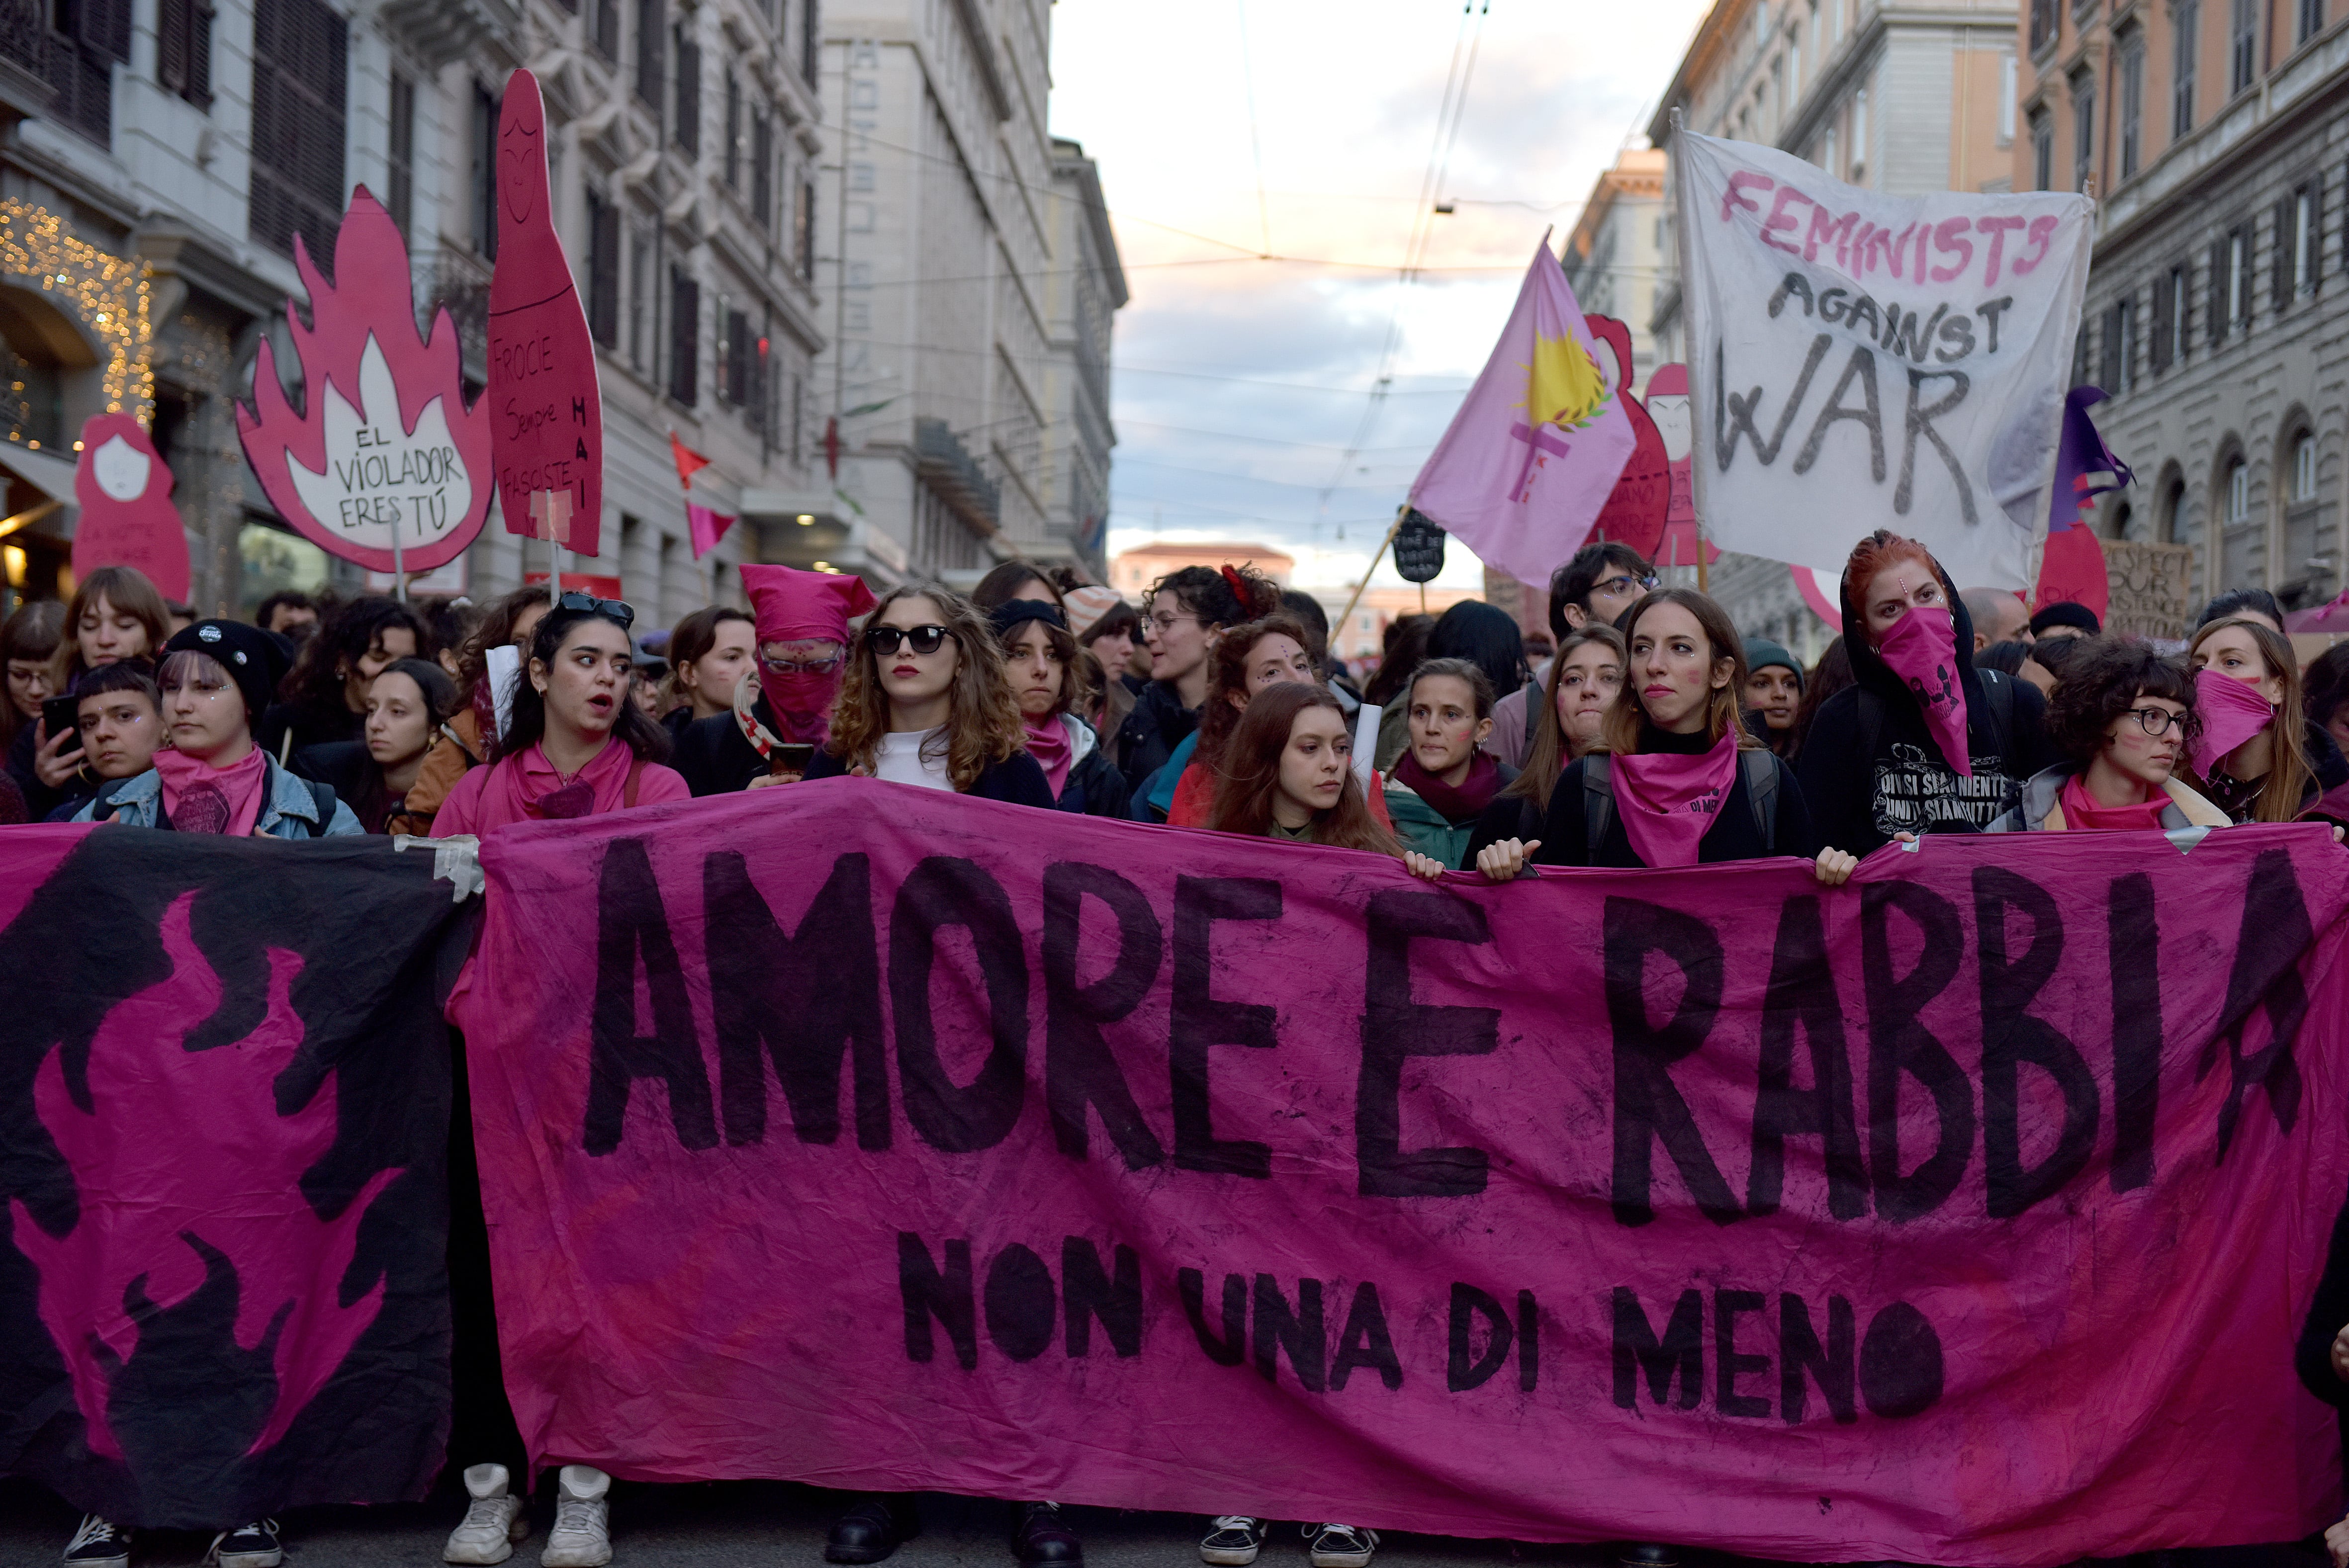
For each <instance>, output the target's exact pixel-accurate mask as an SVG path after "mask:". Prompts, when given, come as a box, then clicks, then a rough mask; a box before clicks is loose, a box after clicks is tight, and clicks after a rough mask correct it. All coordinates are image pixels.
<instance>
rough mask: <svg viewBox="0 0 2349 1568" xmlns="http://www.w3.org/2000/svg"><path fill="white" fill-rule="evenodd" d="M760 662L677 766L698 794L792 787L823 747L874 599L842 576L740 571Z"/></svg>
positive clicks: (690, 739) (703, 721)
mask: <svg viewBox="0 0 2349 1568" xmlns="http://www.w3.org/2000/svg"><path fill="white" fill-rule="evenodd" d="M741 570H742V587H743V591H744V592H745V593H749V594H750V613H751V620H752V626H751V630H752V633H753V634H754V636H755V645H756V647H757V651H758V658H757V660H756V662H755V663H753V664H752V665H751V666H750V668H749V669H747V670H745V671H743V672H742V673H741V675H740V677H739V678H738V679H737V680H736V682H735V683H734V686H733V687H732V689H731V691H730V695H729V700H730V702H731V704H732V706H731V707H729V708H728V709H727V710H726V711H725V712H723V713H720V714H717V715H714V716H711V717H704V718H698V719H696V720H695V721H694V722H693V723H691V724H688V725H687V726H686V727H685V733H684V734H683V736H682V737H680V738H679V739H678V746H677V758H676V761H675V764H674V765H675V767H676V769H677V770H678V772H679V773H682V774H684V775H685V781H686V783H687V784H688V785H689V786H691V787H692V789H693V792H694V793H695V794H696V795H730V794H732V793H733V792H734V791H735V790H737V789H763V788H765V787H767V786H768V785H771V784H789V783H792V782H793V781H795V780H797V779H800V778H801V777H802V775H804V774H805V773H806V771H807V769H808V764H809V762H810V760H812V758H813V757H814V755H815V754H816V752H817V751H818V750H819V749H820V748H822V747H823V743H824V739H825V737H826V736H827V735H828V734H829V726H830V724H831V720H832V703H833V696H835V695H836V694H837V693H838V692H839V690H840V683H841V676H842V672H843V669H844V668H845V667H846V665H847V657H848V644H849V634H848V623H849V622H850V621H852V620H854V619H855V618H856V617H857V616H859V615H862V614H865V613H866V612H868V611H870V610H871V609H872V608H873V604H874V599H873V591H872V590H871V589H869V588H867V587H866V586H865V585H864V579H863V578H861V577H854V576H850V575H849V574H847V573H832V572H802V571H799V570H797V569H795V568H793V567H790V566H762V565H760V564H758V563H756V562H752V563H750V564H747V565H745V566H743V568H742V569H741Z"/></svg>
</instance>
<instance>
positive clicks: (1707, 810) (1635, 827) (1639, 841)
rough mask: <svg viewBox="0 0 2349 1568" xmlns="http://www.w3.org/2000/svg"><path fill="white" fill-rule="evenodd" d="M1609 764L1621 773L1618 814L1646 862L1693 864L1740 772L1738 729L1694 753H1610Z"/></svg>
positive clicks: (1617, 787) (1617, 779) (1634, 849)
mask: <svg viewBox="0 0 2349 1568" xmlns="http://www.w3.org/2000/svg"><path fill="white" fill-rule="evenodd" d="M1607 765H1608V769H1609V771H1610V772H1611V773H1612V774H1613V775H1614V779H1615V814H1616V816H1617V817H1619V818H1620V819H1621V820H1622V823H1623V833H1624V836H1625V837H1627V838H1629V839H1630V841H1631V852H1632V853H1633V854H1635V855H1637V856H1639V857H1640V863H1641V864H1642V865H1646V866H1651V867H1659V868H1661V867H1665V866H1692V865H1694V864H1696V847H1697V841H1698V840H1700V839H1702V838H1703V837H1704V835H1705V834H1706V832H1707V831H1709V830H1711V829H1712V827H1713V823H1714V822H1715V821H1716V820H1719V818H1720V816H1721V803H1722V802H1723V800H1724V799H1728V796H1729V785H1730V781H1731V780H1732V779H1735V778H1736V777H1737V732H1736V731H1734V730H1731V731H1730V732H1728V733H1727V734H1725V735H1723V737H1722V738H1721V739H1720V740H1719V741H1717V742H1716V743H1715V744H1714V746H1713V749H1712V750H1710V751H1704V752H1699V753H1698V754H1696V755H1695V756H1688V755H1685V754H1683V753H1681V752H1672V751H1648V752H1641V753H1639V754H1638V755H1636V756H1630V757H1623V756H1617V757H1610V758H1608V764H1607Z"/></svg>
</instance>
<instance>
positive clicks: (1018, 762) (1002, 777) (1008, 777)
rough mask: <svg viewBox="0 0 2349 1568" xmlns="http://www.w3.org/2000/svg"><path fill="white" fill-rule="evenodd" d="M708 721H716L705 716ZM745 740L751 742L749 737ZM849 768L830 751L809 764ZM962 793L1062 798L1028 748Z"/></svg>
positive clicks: (1027, 802)
mask: <svg viewBox="0 0 2349 1568" xmlns="http://www.w3.org/2000/svg"><path fill="white" fill-rule="evenodd" d="M702 722H703V723H704V724H709V723H711V722H714V721H712V720H709V719H704V720H702ZM743 744H744V745H745V746H748V745H749V744H750V742H749V741H747V740H746V741H744V742H743ZM847 772H848V764H847V763H845V762H843V761H842V760H841V759H840V758H837V757H834V756H833V754H832V753H831V752H829V751H818V752H817V753H816V754H815V760H814V761H813V762H811V763H809V764H808V770H807V776H808V777H809V778H810V779H838V778H841V777H843V776H844V775H846V773H847ZM962 793H964V794H966V795H968V796H970V797H972V798H973V799H979V800H1003V801H1008V802H1009V803H1010V804H1011V805H1014V806H1033V807H1035V808H1036V809H1037V810H1040V811H1057V810H1060V805H1059V802H1057V801H1055V800H1054V799H1052V786H1051V785H1050V783H1049V782H1047V781H1046V780H1045V778H1044V770H1043V769H1041V768H1040V767H1038V766H1037V763H1036V759H1035V758H1032V757H1030V756H1029V755H1028V754H1027V753H1026V752H1025V751H1015V752H1013V753H1012V754H1011V755H1010V756H1009V757H1007V758H1004V759H1003V760H1002V761H1000V762H990V763H988V765H987V767H986V768H985V769H983V770H982V771H981V772H980V773H979V776H978V782H977V783H975V784H973V785H972V786H971V787H970V788H969V789H966V790H964V791H962Z"/></svg>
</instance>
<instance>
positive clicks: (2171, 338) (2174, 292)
mask: <svg viewBox="0 0 2349 1568" xmlns="http://www.w3.org/2000/svg"><path fill="white" fill-rule="evenodd" d="M2187 287H2188V284H2187V272H2186V269H2185V268H2184V267H2182V266H2176V267H2171V268H2170V269H2169V270H2168V272H2165V273H2162V274H2161V275H2160V276H2159V277H2158V278H2156V279H2154V280H2153V355H2152V357H2153V368H2154V372H2155V374H2157V375H2158V374H2159V373H2161V372H2162V371H2164V370H2167V369H2168V368H2169V367H2170V366H2172V365H2173V364H2175V363H2177V362H2178V360H2180V359H2183V358H2185V357H2186V290H2187Z"/></svg>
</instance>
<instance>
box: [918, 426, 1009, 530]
mask: <svg viewBox="0 0 2349 1568" xmlns="http://www.w3.org/2000/svg"><path fill="white" fill-rule="evenodd" d="M914 459H915V462H914V471H915V472H916V474H918V475H919V476H920V477H921V480H922V482H923V483H924V484H926V485H927V486H929V487H930V489H931V490H932V491H934V492H935V493H936V495H937V498H938V499H939V500H942V501H944V502H946V504H947V508H948V509H949V510H951V511H953V512H954V514H955V515H956V516H957V517H959V518H961V519H962V521H964V522H965V523H966V524H968V526H969V527H970V529H971V531H973V532H975V533H978V534H979V535H981V536H986V535H989V534H992V533H994V532H996V531H998V528H999V520H1000V519H1001V518H1002V515H1003V487H1002V486H1001V485H1000V484H999V483H997V482H996V481H995V480H991V479H988V477H987V473H986V470H984V469H981V468H980V467H979V466H978V459H976V458H974V457H972V456H971V455H970V449H968V448H967V447H965V446H964V445H963V444H962V440H961V438H959V437H957V435H956V434H955V433H954V431H953V430H952V429H950V428H947V422H946V421H945V420H944V419H916V420H915V421H914Z"/></svg>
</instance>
